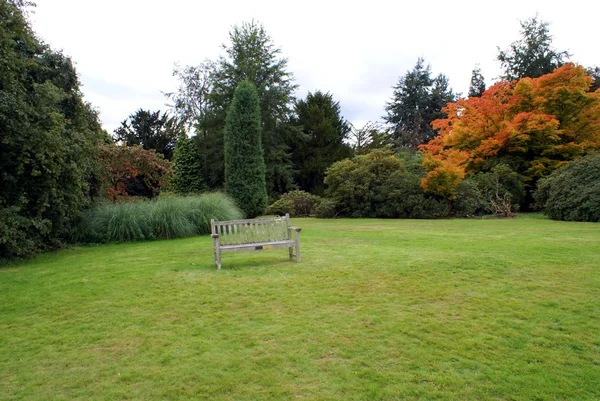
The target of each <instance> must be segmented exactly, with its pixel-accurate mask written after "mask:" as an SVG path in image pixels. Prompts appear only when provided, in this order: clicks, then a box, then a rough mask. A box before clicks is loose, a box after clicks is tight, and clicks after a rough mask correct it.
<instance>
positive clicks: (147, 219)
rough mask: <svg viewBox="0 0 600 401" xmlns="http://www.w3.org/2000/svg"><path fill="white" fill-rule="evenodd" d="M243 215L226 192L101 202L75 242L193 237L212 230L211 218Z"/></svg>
mask: <svg viewBox="0 0 600 401" xmlns="http://www.w3.org/2000/svg"><path fill="white" fill-rule="evenodd" d="M241 217H242V213H241V212H240V210H239V209H238V208H237V206H235V203H234V202H233V201H232V200H231V199H230V198H229V197H228V196H226V195H225V194H222V193H206V194H202V195H190V196H175V195H170V196H166V197H160V198H158V199H156V200H153V201H148V200H145V199H143V200H135V201H130V202H122V203H105V204H100V205H97V206H95V207H93V208H92V209H90V210H89V211H87V212H86V213H85V215H84V216H83V219H82V222H81V224H80V225H79V226H78V227H77V230H76V233H75V242H80V243H105V242H129V241H142V240H151V239H157V238H159V239H170V238H183V237H190V236H193V235H198V234H208V233H210V219H211V218H215V219H217V220H233V219H239V218H241Z"/></svg>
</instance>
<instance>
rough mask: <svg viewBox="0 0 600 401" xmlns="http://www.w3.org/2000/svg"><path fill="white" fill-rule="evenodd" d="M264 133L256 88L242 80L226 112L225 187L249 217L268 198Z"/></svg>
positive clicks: (254, 213) (265, 204) (263, 207)
mask: <svg viewBox="0 0 600 401" xmlns="http://www.w3.org/2000/svg"><path fill="white" fill-rule="evenodd" d="M261 133H262V131H261V122H260V106H259V99H258V94H257V92H256V87H255V86H254V85H253V84H252V83H251V82H250V81H248V80H243V81H241V82H240V83H239V84H238V86H237V88H236V90H235V94H234V96H233V101H232V102H231V105H230V106H229V110H228V111H227V118H226V124H225V138H224V139H225V140H224V142H225V190H226V192H227V193H228V194H229V195H230V196H231V197H232V198H233V199H234V200H235V201H236V202H237V204H238V206H239V207H240V209H241V210H242V211H243V212H244V214H245V215H246V217H248V218H252V217H256V216H258V215H259V214H261V213H263V212H264V210H265V208H266V206H267V200H268V199H267V187H266V182H265V160H264V155H263V148H262V142H261Z"/></svg>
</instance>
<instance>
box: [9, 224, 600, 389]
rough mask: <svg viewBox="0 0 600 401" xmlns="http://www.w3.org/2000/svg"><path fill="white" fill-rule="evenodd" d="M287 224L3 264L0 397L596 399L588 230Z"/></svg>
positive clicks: (595, 228) (599, 362)
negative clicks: (216, 248)
mask: <svg viewBox="0 0 600 401" xmlns="http://www.w3.org/2000/svg"><path fill="white" fill-rule="evenodd" d="M293 223H294V225H297V226H301V227H302V228H303V231H302V234H301V242H302V247H303V248H302V257H303V261H302V263H300V264H297V263H295V262H291V261H289V260H288V257H287V254H286V253H287V250H270V251H263V252H249V253H239V254H224V255H223V270H221V271H217V270H215V268H214V266H213V262H212V251H211V240H210V238H209V237H198V238H189V239H182V240H170V241H156V242H146V243H133V244H122V245H107V246H97V247H78V248H72V249H68V250H63V251H60V252H56V253H52V254H45V255H41V256H39V257H37V258H35V259H34V260H31V261H27V262H23V263H20V264H17V265H13V266H9V267H5V268H2V269H0V400H130V399H131V400H191V399H207V400H208V399H210V400H267V399H273V400H288V399H300V400H417V399H423V400H429V399H436V400H437V399H440V400H597V399H600V224H593V223H564V222H554V221H549V220H545V219H541V218H535V217H523V218H518V219H512V220H434V221H418V220H313V219H293Z"/></svg>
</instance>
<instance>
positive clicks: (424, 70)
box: [383, 58, 455, 149]
mask: <svg viewBox="0 0 600 401" xmlns="http://www.w3.org/2000/svg"><path fill="white" fill-rule="evenodd" d="M454 100H455V95H454V93H453V92H452V89H450V87H449V83H448V78H446V76H445V75H444V74H440V75H438V76H437V77H435V78H433V77H432V76H431V66H429V65H425V60H424V59H423V58H419V59H418V60H417V64H416V65H415V67H414V68H413V69H412V71H407V73H406V75H404V76H402V77H401V78H400V81H399V82H398V84H397V85H396V86H394V95H393V98H392V100H391V101H390V102H389V103H387V104H386V106H385V110H386V112H387V114H386V115H385V116H384V117H383V119H384V120H385V122H386V123H388V124H389V125H390V126H391V128H392V138H393V139H394V141H395V143H396V145H397V146H398V147H406V148H412V149H415V148H416V147H417V146H418V145H420V144H422V143H427V142H428V141H430V140H431V139H433V138H434V137H435V136H436V135H437V131H436V130H435V129H433V128H432V127H431V122H432V121H433V120H436V119H438V118H442V117H444V116H445V114H444V113H443V112H442V108H443V107H444V106H445V105H446V103H448V102H452V101H454Z"/></svg>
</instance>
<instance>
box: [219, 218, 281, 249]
mask: <svg viewBox="0 0 600 401" xmlns="http://www.w3.org/2000/svg"><path fill="white" fill-rule="evenodd" d="M289 227H290V215H289V214H286V215H285V216H283V217H268V218H264V219H247V220H229V221H215V220H211V221H210V228H211V231H212V234H219V241H220V244H221V245H241V244H252V243H265V242H275V241H284V240H290V239H291V237H290V234H289V231H288V228H289Z"/></svg>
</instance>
